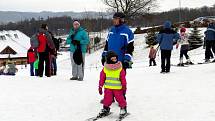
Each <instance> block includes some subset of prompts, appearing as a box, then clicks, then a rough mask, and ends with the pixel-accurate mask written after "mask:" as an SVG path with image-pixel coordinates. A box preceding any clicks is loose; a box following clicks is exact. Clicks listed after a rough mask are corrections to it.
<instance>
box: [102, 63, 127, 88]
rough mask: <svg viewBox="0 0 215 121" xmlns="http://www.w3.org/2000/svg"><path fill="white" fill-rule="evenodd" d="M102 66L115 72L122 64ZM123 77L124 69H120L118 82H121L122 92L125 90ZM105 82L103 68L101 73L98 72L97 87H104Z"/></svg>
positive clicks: (125, 83) (124, 74)
mask: <svg viewBox="0 0 215 121" xmlns="http://www.w3.org/2000/svg"><path fill="white" fill-rule="evenodd" d="M104 66H105V67H106V68H108V69H111V70H117V69H119V68H121V67H122V63H121V62H118V63H116V64H105V65H104ZM125 77H126V72H125V70H124V69H122V71H121V72H120V80H121V84H122V89H123V90H126V85H127V82H126V78H125ZM105 80H106V75H105V72H104V68H103V69H102V71H101V72H100V80H99V87H103V86H104V83H105Z"/></svg>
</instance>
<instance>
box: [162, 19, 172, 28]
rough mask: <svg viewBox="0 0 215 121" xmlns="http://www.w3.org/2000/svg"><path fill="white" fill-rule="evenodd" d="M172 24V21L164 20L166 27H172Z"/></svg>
mask: <svg viewBox="0 0 215 121" xmlns="http://www.w3.org/2000/svg"><path fill="white" fill-rule="evenodd" d="M171 26H172V23H171V21H165V22H164V29H170V28H171Z"/></svg>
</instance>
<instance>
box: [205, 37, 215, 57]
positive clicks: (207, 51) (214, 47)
mask: <svg viewBox="0 0 215 121" xmlns="http://www.w3.org/2000/svg"><path fill="white" fill-rule="evenodd" d="M205 45H206V49H205V59H206V60H207V59H210V58H211V55H213V54H214V53H215V40H214V41H208V40H206V42H205ZM211 49H212V51H213V53H212V52H211Z"/></svg>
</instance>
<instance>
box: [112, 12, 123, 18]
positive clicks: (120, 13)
mask: <svg viewBox="0 0 215 121" xmlns="http://www.w3.org/2000/svg"><path fill="white" fill-rule="evenodd" d="M113 18H121V19H124V18H125V14H124V13H122V12H116V13H114V15H113Z"/></svg>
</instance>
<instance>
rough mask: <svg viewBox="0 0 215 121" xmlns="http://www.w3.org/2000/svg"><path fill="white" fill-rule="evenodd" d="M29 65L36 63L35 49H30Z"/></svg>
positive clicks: (28, 54) (28, 55)
mask: <svg viewBox="0 0 215 121" xmlns="http://www.w3.org/2000/svg"><path fill="white" fill-rule="evenodd" d="M27 59H28V63H34V62H35V61H36V55H35V52H34V51H33V49H29V50H28V53H27Z"/></svg>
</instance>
